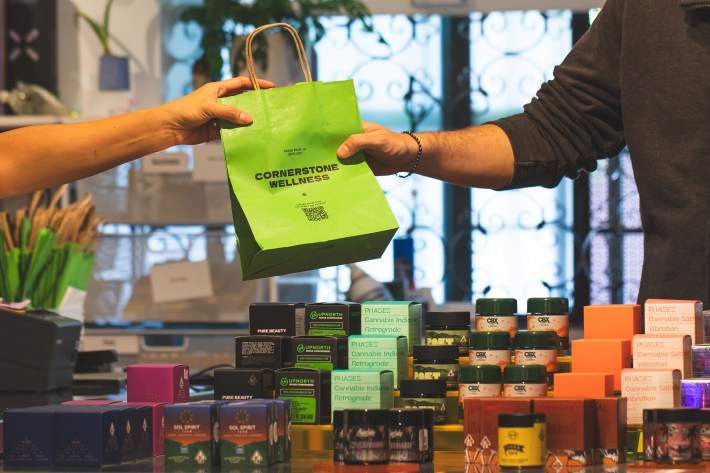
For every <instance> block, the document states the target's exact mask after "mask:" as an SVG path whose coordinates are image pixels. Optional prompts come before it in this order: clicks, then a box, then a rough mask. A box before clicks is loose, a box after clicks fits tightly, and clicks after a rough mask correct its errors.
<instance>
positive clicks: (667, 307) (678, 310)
mask: <svg viewBox="0 0 710 473" xmlns="http://www.w3.org/2000/svg"><path fill="white" fill-rule="evenodd" d="M644 332H645V333H647V334H652V335H690V336H691V337H692V339H693V344H694V345H695V344H699V343H700V342H702V341H703V338H704V336H703V303H702V302H700V301H677V300H666V299H648V300H647V301H646V304H644Z"/></svg>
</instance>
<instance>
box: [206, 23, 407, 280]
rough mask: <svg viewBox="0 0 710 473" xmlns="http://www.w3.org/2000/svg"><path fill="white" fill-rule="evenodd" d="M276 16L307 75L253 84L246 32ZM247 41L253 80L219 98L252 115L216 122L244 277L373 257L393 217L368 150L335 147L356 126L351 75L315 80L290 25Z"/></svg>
mask: <svg viewBox="0 0 710 473" xmlns="http://www.w3.org/2000/svg"><path fill="white" fill-rule="evenodd" d="M274 26H281V27H283V28H285V29H287V31H288V32H289V33H290V34H291V36H292V37H293V38H294V41H295V42H296V45H297V49H298V52H299V59H300V60H301V68H302V69H303V72H304V75H305V77H306V82H303V83H299V84H295V85H292V86H288V87H279V88H274V89H266V90H259V85H258V83H257V80H256V75H255V74H254V70H253V65H252V61H251V51H250V49H251V48H250V46H251V40H252V39H253V36H255V35H256V34H258V33H259V32H261V31H263V30H264V29H267V28H271V27H274ZM246 47H247V67H248V69H249V75H250V78H251V81H252V84H253V85H254V89H255V90H254V91H248V92H245V93H243V94H240V95H236V96H233V97H227V98H221V99H219V101H220V102H221V103H226V104H229V105H233V106H235V107H237V108H240V109H243V110H246V111H248V112H249V113H250V114H251V115H252V116H253V117H254V122H253V123H252V124H251V125H248V126H238V125H234V124H232V123H229V122H226V121H223V122H222V123H221V135H222V145H223V147H224V154H225V160H226V164H227V175H228V177H229V187H230V193H231V200H232V214H233V217H234V228H235V231H236V234H237V242H238V246H239V257H240V260H241V269H242V278H244V279H256V278H263V277H268V276H278V275H282V274H288V273H294V272H299V271H306V270H310V269H317V268H323V267H327V266H334V265H339V264H346V263H354V262H357V261H363V260H369V259H374V258H379V257H380V256H382V253H383V252H384V250H385V249H386V248H387V245H388V244H389V242H390V240H391V239H392V237H393V236H394V234H395V232H396V231H397V228H398V227H397V221H396V219H395V218H394V215H393V213H392V210H391V209H390V207H389V204H388V203H387V199H386V198H385V196H384V193H383V192H382V189H381V187H380V185H379V183H378V182H377V180H376V179H375V177H374V175H373V174H372V171H371V170H370V168H369V166H368V165H367V163H366V162H365V160H364V156H362V155H360V156H357V157H353V158H350V159H348V160H339V159H338V157H337V156H336V150H337V148H338V147H339V146H340V145H341V144H342V143H343V141H345V139H346V138H347V137H348V136H350V135H351V134H353V133H362V127H361V124H360V114H359V111H358V106H357V99H356V97H355V89H354V86H353V83H352V81H350V80H347V81H339V82H325V83H324V82H313V81H312V80H311V77H310V69H309V68H308V63H307V62H306V60H305V52H304V51H303V46H302V44H301V42H300V39H299V38H298V35H297V33H296V32H295V30H293V28H291V27H290V26H289V25H284V24H276V25H266V26H263V27H261V28H258V29H256V30H255V31H254V32H253V33H252V34H251V35H250V36H249V38H248V39H247V43H246Z"/></svg>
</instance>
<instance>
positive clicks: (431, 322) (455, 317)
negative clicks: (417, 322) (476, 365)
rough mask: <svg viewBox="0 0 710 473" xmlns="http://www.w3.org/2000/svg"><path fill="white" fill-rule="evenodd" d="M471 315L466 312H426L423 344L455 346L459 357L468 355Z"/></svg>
mask: <svg viewBox="0 0 710 473" xmlns="http://www.w3.org/2000/svg"><path fill="white" fill-rule="evenodd" d="M470 333H471V314H470V313H468V312H427V313H426V314H424V343H426V344H427V345H456V346H457V347H458V348H459V355H460V356H466V355H468V343H469V342H468V339H469V335H470Z"/></svg>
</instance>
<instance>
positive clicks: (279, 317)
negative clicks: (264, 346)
mask: <svg viewBox="0 0 710 473" xmlns="http://www.w3.org/2000/svg"><path fill="white" fill-rule="evenodd" d="M249 334H250V335H281V336H285V337H295V336H298V335H305V334H306V305H305V304H303V303H286V302H259V303H252V304H250V305H249Z"/></svg>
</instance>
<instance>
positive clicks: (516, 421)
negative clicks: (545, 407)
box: [498, 412, 545, 427]
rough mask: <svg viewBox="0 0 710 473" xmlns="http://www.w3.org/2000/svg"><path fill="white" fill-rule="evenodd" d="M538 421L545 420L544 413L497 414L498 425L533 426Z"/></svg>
mask: <svg viewBox="0 0 710 473" xmlns="http://www.w3.org/2000/svg"><path fill="white" fill-rule="evenodd" d="M540 422H545V414H535V413H527V412H524V413H517V414H498V427H533V426H534V425H535V424H538V423H540Z"/></svg>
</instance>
